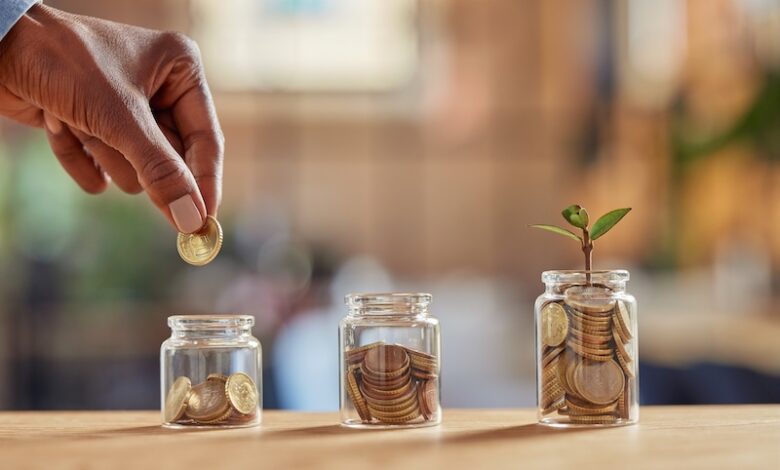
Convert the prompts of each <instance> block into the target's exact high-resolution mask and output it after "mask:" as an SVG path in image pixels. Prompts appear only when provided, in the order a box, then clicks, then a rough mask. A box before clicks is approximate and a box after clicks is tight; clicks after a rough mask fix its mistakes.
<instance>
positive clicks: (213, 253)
mask: <svg viewBox="0 0 780 470" xmlns="http://www.w3.org/2000/svg"><path fill="white" fill-rule="evenodd" d="M222 238H223V234H222V226H221V225H220V224H219V222H218V221H217V219H215V218H214V217H212V216H210V215H209V216H207V217H206V222H205V224H204V225H203V227H202V228H201V229H200V230H198V231H197V232H194V233H179V235H178V236H177V237H176V249H177V250H178V252H179V256H181V259H183V260H184V261H186V262H187V263H189V264H191V265H193V266H203V265H206V264H208V263H210V262H211V261H212V260H213V259H214V258H216V257H217V254H219V250H220V249H221V248H222Z"/></svg>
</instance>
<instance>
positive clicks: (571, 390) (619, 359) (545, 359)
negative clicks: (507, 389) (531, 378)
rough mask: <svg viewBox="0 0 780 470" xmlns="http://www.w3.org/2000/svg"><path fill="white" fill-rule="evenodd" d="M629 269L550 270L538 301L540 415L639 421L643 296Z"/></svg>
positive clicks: (548, 420) (555, 421) (589, 422)
mask: <svg viewBox="0 0 780 470" xmlns="http://www.w3.org/2000/svg"><path fill="white" fill-rule="evenodd" d="M628 278H629V275H628V271H622V270H621V271H592V272H586V271H546V272H544V273H543V274H542V281H543V282H544V284H545V288H546V289H545V292H544V294H542V295H541V296H539V298H538V299H537V300H536V306H535V321H536V377H537V379H536V383H537V403H538V416H539V422H540V423H542V424H547V425H553V426H567V427H568V426H615V425H625V424H633V423H636V422H637V421H638V420H639V393H638V392H639V375H638V369H639V368H638V364H639V357H638V355H637V352H638V347H637V341H638V340H637V333H638V331H637V318H636V314H637V305H636V299H634V297H633V296H631V295H630V294H628V293H626V283H627V282H628Z"/></svg>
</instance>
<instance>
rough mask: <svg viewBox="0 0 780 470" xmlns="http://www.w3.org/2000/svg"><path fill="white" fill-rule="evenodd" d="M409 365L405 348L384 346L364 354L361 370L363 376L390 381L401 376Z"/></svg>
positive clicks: (390, 345)
mask: <svg viewBox="0 0 780 470" xmlns="http://www.w3.org/2000/svg"><path fill="white" fill-rule="evenodd" d="M409 363H410V360H409V354H408V353H407V352H406V349H405V348H402V347H401V346H395V345H392V344H384V345H379V346H376V347H374V348H372V349H371V350H369V351H368V352H366V355H365V357H364V358H363V363H362V367H361V368H362V370H363V373H364V374H369V375H372V376H375V377H384V378H386V379H391V378H394V377H398V376H400V375H403V374H404V373H405V372H406V371H407V369H408V368H409Z"/></svg>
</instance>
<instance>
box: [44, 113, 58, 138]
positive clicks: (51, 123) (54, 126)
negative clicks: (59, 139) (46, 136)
mask: <svg viewBox="0 0 780 470" xmlns="http://www.w3.org/2000/svg"><path fill="white" fill-rule="evenodd" d="M43 121H44V122H45V123H46V129H49V132H51V133H52V134H59V133H60V131H61V130H62V123H61V122H60V120H59V119H57V118H56V117H54V116H52V115H51V114H49V113H47V112H44V113H43Z"/></svg>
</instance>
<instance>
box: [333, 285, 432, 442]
mask: <svg viewBox="0 0 780 470" xmlns="http://www.w3.org/2000/svg"><path fill="white" fill-rule="evenodd" d="M430 303H431V295H430V294H395V293H388V294H350V295H348V296H347V297H346V304H347V307H348V309H349V311H348V313H347V316H346V317H344V318H343V319H342V320H341V324H340V327H339V345H340V354H339V357H340V361H339V362H340V369H339V370H340V372H339V375H340V383H341V387H340V388H341V392H340V409H341V422H342V424H344V425H346V426H352V427H363V428H409V427H422V426H434V425H437V424H439V423H441V406H440V405H439V403H440V398H441V393H440V388H439V386H440V381H439V377H440V374H439V371H440V363H441V361H440V357H441V346H440V334H439V321H438V320H437V319H436V318H434V317H432V316H430V315H429V313H428V307H429V305H430Z"/></svg>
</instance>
